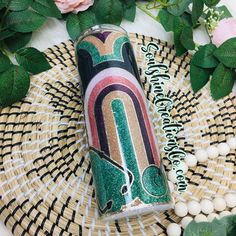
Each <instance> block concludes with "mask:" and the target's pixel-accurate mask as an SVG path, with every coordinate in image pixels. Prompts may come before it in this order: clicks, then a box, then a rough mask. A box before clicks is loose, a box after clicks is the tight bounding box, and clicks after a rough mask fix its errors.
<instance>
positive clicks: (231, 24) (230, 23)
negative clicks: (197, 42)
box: [212, 18, 236, 47]
mask: <svg viewBox="0 0 236 236" xmlns="http://www.w3.org/2000/svg"><path fill="white" fill-rule="evenodd" d="M212 36H213V37H212V42H213V43H214V44H215V45H216V46H217V47H219V46H220V45H221V44H222V43H223V42H225V41H227V40H228V39H230V38H234V37H236V19H234V18H227V19H223V20H221V21H219V23H218V25H217V27H216V29H215V30H214V31H213V33H212Z"/></svg>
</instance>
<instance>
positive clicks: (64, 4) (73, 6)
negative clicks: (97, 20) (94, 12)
mask: <svg viewBox="0 0 236 236" xmlns="http://www.w3.org/2000/svg"><path fill="white" fill-rule="evenodd" d="M55 3H56V5H57V7H58V8H59V10H60V11H61V13H67V12H74V13H78V12H79V11H85V10H87V9H88V8H89V7H90V6H92V5H93V3H94V0H55Z"/></svg>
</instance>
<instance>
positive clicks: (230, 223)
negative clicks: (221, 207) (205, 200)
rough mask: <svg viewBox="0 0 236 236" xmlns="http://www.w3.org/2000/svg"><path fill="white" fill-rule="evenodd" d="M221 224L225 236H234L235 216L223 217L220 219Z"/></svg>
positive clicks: (235, 228) (235, 232) (235, 230)
mask: <svg viewBox="0 0 236 236" xmlns="http://www.w3.org/2000/svg"><path fill="white" fill-rule="evenodd" d="M221 221H222V223H223V224H224V225H225V227H226V231H227V236H235V235H236V215H232V216H225V217H223V218H222V219H221Z"/></svg>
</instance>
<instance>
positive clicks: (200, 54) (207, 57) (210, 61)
mask: <svg viewBox="0 0 236 236" xmlns="http://www.w3.org/2000/svg"><path fill="white" fill-rule="evenodd" d="M215 50H216V46H215V45H214V44H207V45H204V46H202V47H200V48H199V50H198V51H197V52H196V53H195V54H194V56H193V58H192V62H193V64H194V65H196V66H199V67H202V68H214V67H216V66H217V65H218V64H219V61H218V60H217V59H216V58H215V56H214V52H215Z"/></svg>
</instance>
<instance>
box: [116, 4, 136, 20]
mask: <svg viewBox="0 0 236 236" xmlns="http://www.w3.org/2000/svg"><path fill="white" fill-rule="evenodd" d="M120 1H121V3H122V5H123V11H124V18H125V19H126V20H128V21H132V22H133V21H134V19H135V15H136V3H135V0H120Z"/></svg>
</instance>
